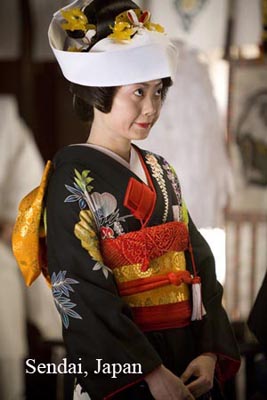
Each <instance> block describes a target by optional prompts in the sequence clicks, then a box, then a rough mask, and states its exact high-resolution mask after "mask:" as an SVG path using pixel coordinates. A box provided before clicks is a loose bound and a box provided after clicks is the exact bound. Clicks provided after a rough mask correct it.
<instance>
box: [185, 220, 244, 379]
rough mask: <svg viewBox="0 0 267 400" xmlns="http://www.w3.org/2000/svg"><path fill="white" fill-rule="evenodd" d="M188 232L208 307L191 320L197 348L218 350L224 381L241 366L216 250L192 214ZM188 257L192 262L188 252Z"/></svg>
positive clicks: (221, 375) (206, 350)
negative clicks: (200, 316)
mask: <svg viewBox="0 0 267 400" xmlns="http://www.w3.org/2000/svg"><path fill="white" fill-rule="evenodd" d="M189 234H190V241H191V245H192V249H193V255H194V260H195V264H196V267H197V272H198V275H199V276H200V278H201V283H202V301H203V305H204V307H205V310H206V315H205V316H204V318H203V319H202V320H201V321H196V322H192V328H193V330H194V335H195V340H196V345H197V352H198V353H199V354H203V353H206V352H211V353H216V354H217V357H218V362H217V374H218V377H219V379H220V380H221V381H225V380H227V379H229V378H231V377H233V376H234V375H235V374H236V372H237V371H238V369H239V366H240V357H239V350H238V347H237V344H236V340H235V337H234V334H233V331H232V328H231V324H230V322H229V320H228V317H227V314H226V312H225V310H224V308H223V306H222V295H223V288H222V286H221V284H220V283H219V282H218V281H217V279H216V273H215V260H214V257H213V254H212V252H211V250H210V248H209V245H208V244H207V242H206V241H205V239H204V238H203V236H202V235H201V234H200V233H199V231H198V230H197V228H196V227H195V225H194V223H193V221H192V219H191V218H190V217H189ZM187 258H188V259H187V262H188V264H190V263H191V259H190V255H189V254H187Z"/></svg>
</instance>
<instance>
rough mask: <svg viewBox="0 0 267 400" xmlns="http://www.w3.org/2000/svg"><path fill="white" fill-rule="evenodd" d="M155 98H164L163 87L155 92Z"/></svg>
mask: <svg viewBox="0 0 267 400" xmlns="http://www.w3.org/2000/svg"><path fill="white" fill-rule="evenodd" d="M155 96H157V97H158V96H162V87H160V88H159V89H157V90H156V91H155Z"/></svg>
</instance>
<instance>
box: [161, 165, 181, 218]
mask: <svg viewBox="0 0 267 400" xmlns="http://www.w3.org/2000/svg"><path fill="white" fill-rule="evenodd" d="M163 168H164V169H165V171H166V172H167V177H168V179H169V180H170V182H171V184H172V187H173V190H174V193H175V195H176V198H177V202H178V205H179V221H182V220H183V213H182V194H181V187H180V183H179V180H178V177H177V175H176V172H175V170H174V168H173V167H172V166H171V165H170V164H169V163H168V162H167V161H166V160H163Z"/></svg>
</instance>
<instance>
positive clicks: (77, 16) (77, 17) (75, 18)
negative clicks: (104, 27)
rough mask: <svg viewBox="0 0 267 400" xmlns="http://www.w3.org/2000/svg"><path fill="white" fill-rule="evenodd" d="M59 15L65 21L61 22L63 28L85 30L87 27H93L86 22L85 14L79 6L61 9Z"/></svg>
mask: <svg viewBox="0 0 267 400" xmlns="http://www.w3.org/2000/svg"><path fill="white" fill-rule="evenodd" d="M61 15H62V16H63V18H64V19H65V20H66V21H67V22H66V23H63V24H61V27H62V29H64V30H69V31H76V30H78V31H83V32H87V31H88V29H95V25H90V24H88V19H87V17H86V15H85V14H84V13H83V12H82V11H81V10H80V9H79V8H72V9H70V10H61Z"/></svg>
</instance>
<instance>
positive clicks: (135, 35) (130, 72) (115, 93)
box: [21, 0, 239, 400]
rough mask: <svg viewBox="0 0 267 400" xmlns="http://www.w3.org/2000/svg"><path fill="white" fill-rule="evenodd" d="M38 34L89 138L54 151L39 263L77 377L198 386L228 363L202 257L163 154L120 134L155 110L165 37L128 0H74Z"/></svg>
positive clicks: (108, 391) (120, 384) (222, 317)
mask: <svg viewBox="0 0 267 400" xmlns="http://www.w3.org/2000/svg"><path fill="white" fill-rule="evenodd" d="M84 3H86V4H85V5H84ZM88 3H89V4H88ZM67 35H68V37H67ZM49 38H50V44H51V46H52V49H53V51H54V53H55V56H56V58H57V60H58V61H59V64H60V66H61V69H62V71H63V74H64V76H65V77H66V78H67V79H68V80H69V81H70V82H72V85H71V91H72V93H73V95H74V105H75V108H76V110H77V111H78V112H79V114H80V115H81V116H82V118H83V119H85V120H87V121H88V122H89V125H90V134H89V137H88V140H87V143H85V144H79V145H73V146H69V147H66V148H64V149H63V150H61V151H60V152H59V153H58V154H57V155H56V157H55V158H54V160H53V172H52V173H51V176H50V177H49V183H48V188H47V196H46V203H45V207H46V215H47V220H46V222H47V232H46V236H47V255H48V269H49V275H50V277H51V284H52V291H53V294H54V298H55V303H56V305H57V308H58V310H59V312H60V314H61V317H62V322H63V335H64V340H65V344H66V348H67V353H68V359H69V362H71V363H74V364H76V365H81V369H82V371H83V372H82V373H80V372H79V370H76V377H77V381H78V383H79V385H80V386H79V387H81V388H82V391H83V392H86V393H87V395H86V396H87V398H89V396H90V398H91V399H93V400H97V399H109V398H112V399H138V400H141V399H153V398H154V399H157V400H163V399H194V398H200V397H201V396H206V397H203V399H204V398H210V396H211V390H212V386H213V381H214V373H215V367H216V370H217V372H216V375H217V377H220V378H222V379H225V378H227V377H229V376H232V375H233V374H234V373H235V372H236V371H237V369H238V365H239V356H238V351H237V348H236V345H235V341H234V338H233V335H232V331H231V328H230V325H229V322H228V319H227V316H226V314H225V312H224V310H223V308H222V306H221V296H222V289H221V286H220V285H219V284H218V282H217V281H216V276H215V270H214V260H213V257H212V254H211V252H210V249H209V248H208V245H207V244H206V242H205V241H204V239H203V238H202V237H201V235H200V234H199V233H198V231H197V230H196V228H195V226H194V224H193V222H192V220H191V219H190V216H189V215H188V213H187V210H186V207H185V205H184V203H183V202H182V197H181V192H180V187H179V182H178V179H177V177H176V175H175V173H174V171H173V170H172V168H171V167H170V165H169V164H168V163H167V162H166V161H165V160H164V159H163V158H162V157H160V156H158V155H155V154H152V153H151V152H148V151H145V150H141V149H139V148H138V147H137V146H134V145H132V144H131V141H132V140H139V139H144V138H146V137H147V135H148V134H149V131H150V129H151V127H152V126H153V124H154V123H155V122H156V120H157V118H158V117H159V114H160V109H161V105H162V101H163V99H164V96H165V94H166V92H167V88H168V86H170V84H171V78H172V76H173V74H174V71H175V63H176V59H177V55H176V52H175V48H174V47H173V46H172V45H171V43H170V41H169V39H168V38H167V36H166V35H165V34H164V33H163V28H162V27H161V26H160V25H158V24H155V23H152V22H151V20H150V15H149V12H146V11H144V12H142V11H141V10H140V9H139V8H138V6H137V5H136V4H135V3H133V2H132V1H127V0H126V1H107V0H105V1H101V0H94V1H93V2H80V1H78V2H75V3H74V4H72V5H71V6H69V7H67V8H65V9H64V10H63V11H61V12H60V13H57V14H56V15H55V16H54V19H53V21H52V24H51V26H50V30H49ZM48 169H49V166H48ZM47 179H48V176H47V175H45V177H44V180H43V183H44V182H45V181H46V180H47ZM44 186H45V184H42V185H41V189H40V190H39V192H38V193H37V194H36V196H37V197H36V198H38V199H39V197H38V196H40V197H42V193H41V192H42V191H43V187H44ZM28 202H29V198H28ZM24 233H25V232H24ZM24 261H25V260H24ZM21 264H23V263H21ZM25 264H27V263H26V262H24V265H25ZM22 269H23V265H22ZM24 272H25V271H24ZM28 272H29V271H26V273H25V276H26V275H27V274H28ZM34 274H35V272H33V274H32V276H31V277H30V278H29V276H28V283H30V281H31V280H33V279H34ZM200 281H202V299H203V303H204V305H202V302H201V293H200V290H201V286H200ZM72 366H73V364H72ZM76 393H77V390H76ZM217 393H218V392H217ZM82 396H85V395H84V394H83V395H82ZM215 396H217V397H213V398H220V397H218V396H219V394H217V395H215Z"/></svg>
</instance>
